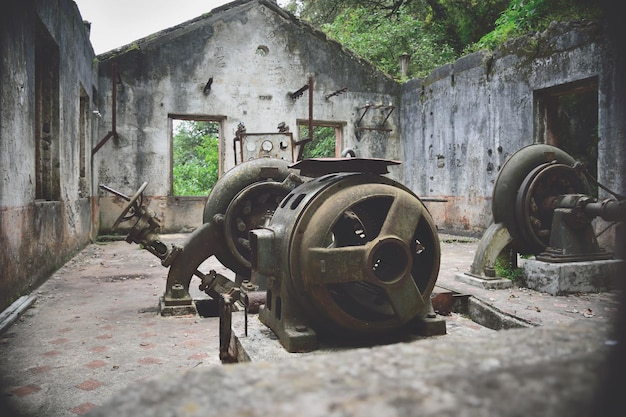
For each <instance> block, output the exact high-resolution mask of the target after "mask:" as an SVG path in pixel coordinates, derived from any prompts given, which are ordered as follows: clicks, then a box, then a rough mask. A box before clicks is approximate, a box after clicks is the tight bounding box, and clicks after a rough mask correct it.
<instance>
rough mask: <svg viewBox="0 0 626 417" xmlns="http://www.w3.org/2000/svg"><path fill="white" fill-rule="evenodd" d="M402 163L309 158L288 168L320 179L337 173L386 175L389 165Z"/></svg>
mask: <svg viewBox="0 0 626 417" xmlns="http://www.w3.org/2000/svg"><path fill="white" fill-rule="evenodd" d="M401 163H402V162H400V161H394V160H391V159H379V158H311V159H303V160H302V161H298V162H296V163H294V164H291V165H290V166H289V168H293V169H299V170H300V174H301V175H304V176H305V177H311V178H316V177H321V176H322V175H326V174H334V173H338V172H363V173H371V174H388V173H389V170H388V169H387V168H388V167H389V166H391V165H400V164H401Z"/></svg>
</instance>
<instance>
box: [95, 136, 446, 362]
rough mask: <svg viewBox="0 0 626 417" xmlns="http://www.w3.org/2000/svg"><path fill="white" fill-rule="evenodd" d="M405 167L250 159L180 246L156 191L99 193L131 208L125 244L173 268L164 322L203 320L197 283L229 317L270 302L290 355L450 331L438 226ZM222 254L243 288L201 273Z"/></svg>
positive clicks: (274, 326)
mask: <svg viewBox="0 0 626 417" xmlns="http://www.w3.org/2000/svg"><path fill="white" fill-rule="evenodd" d="M269 147H270V146H269V144H268V145H267V148H269ZM279 148H280V144H279ZM398 163H399V162H396V161H388V160H380V159H362V158H331V159H318V160H301V161H298V162H296V163H294V164H292V163H290V162H287V161H286V160H284V159H279V158H273V157H260V158H255V159H250V160H247V161H244V162H242V163H240V164H239V165H236V166H235V167H234V168H233V169H231V170H230V171H228V172H226V173H225V174H224V175H223V176H222V177H221V178H220V179H219V180H218V182H217V183H216V184H215V187H214V188H213V190H212V191H211V193H210V195H209V196H208V200H207V202H206V205H205V209H204V213H203V224H202V226H200V227H198V228H197V229H196V230H195V231H194V232H193V233H191V234H190V235H189V237H188V238H187V240H186V241H185V243H184V244H183V245H182V246H176V245H171V246H170V247H168V246H167V245H165V244H164V243H163V242H162V241H161V240H160V237H159V235H158V228H159V223H158V220H157V219H156V217H155V216H154V214H153V213H151V212H150V210H149V209H148V208H147V207H146V206H145V205H144V201H143V191H144V190H145V187H146V183H144V184H143V185H142V186H141V187H140V188H139V189H138V191H137V192H136V193H135V194H134V195H133V196H132V197H128V196H125V195H124V194H122V193H120V192H118V191H116V190H113V189H111V188H109V187H107V186H101V187H102V188H103V189H104V190H106V191H108V192H111V193H114V194H116V195H118V196H120V197H122V198H123V199H125V200H126V201H127V204H126V206H125V208H124V209H123V210H122V213H121V214H120V215H119V217H118V218H117V220H116V222H115V225H114V227H117V226H118V225H119V224H120V223H121V222H124V221H129V222H131V226H130V231H129V233H128V236H127V238H126V241H127V242H129V243H131V242H134V243H138V244H141V245H142V246H143V247H144V248H145V249H147V250H148V251H150V252H151V253H153V254H154V255H155V256H157V257H158V258H159V259H161V263H162V265H163V266H166V267H169V272H168V277H167V283H166V288H165V292H164V294H163V297H162V298H161V314H163V315H167V314H172V315H173V314H181V313H182V314H185V313H190V312H193V309H194V305H193V300H192V299H191V296H190V295H189V286H190V283H191V280H192V278H193V277H194V276H195V277H198V278H199V279H200V285H199V287H200V289H201V290H203V291H205V292H206V293H207V294H208V295H209V296H211V297H212V298H214V299H216V300H220V302H221V303H222V305H223V306H225V307H224V308H226V309H227V310H228V309H231V308H232V305H233V302H235V301H237V300H241V301H242V302H243V304H249V303H250V299H251V298H252V297H257V298H258V297H259V295H262V299H261V301H260V302H259V304H262V305H261V306H260V309H259V318H260V320H261V321H262V322H263V323H264V324H265V325H266V326H268V327H269V328H270V329H271V330H272V331H273V332H274V333H275V334H276V335H277V336H278V338H279V340H280V342H281V344H282V345H283V346H284V347H285V349H286V350H288V351H290V352H297V351H299V352H301V351H310V350H314V349H316V348H317V347H318V341H319V339H320V337H321V338H324V337H326V336H327V335H328V336H332V337H345V336H348V335H349V336H350V337H351V338H372V337H374V336H376V335H389V334H397V333H402V332H406V331H409V330H413V331H416V332H420V331H421V333H422V334H445V322H443V320H442V319H441V318H438V317H437V316H436V315H435V313H434V310H433V308H432V304H431V300H430V294H431V292H432V290H433V287H434V286H435V282H436V280H437V276H438V273H439V262H440V247H439V239H438V235H437V230H436V227H435V224H434V223H433V220H432V218H431V216H430V214H429V212H428V210H427V209H426V207H425V206H424V205H423V204H422V202H421V201H420V199H419V198H418V197H417V196H416V195H415V194H414V193H413V192H411V191H410V190H409V189H408V188H406V187H405V186H403V185H402V184H400V183H398V182H396V181H394V180H391V179H389V178H388V177H385V176H384V174H386V173H387V172H388V166H389V165H393V164H398ZM298 171H299V172H298ZM213 255H214V256H215V257H216V258H217V259H218V260H219V261H220V262H221V263H222V264H223V265H224V266H225V267H227V268H228V269H230V270H231V271H233V272H234V273H235V274H236V275H235V276H236V278H235V280H234V281H232V280H229V279H228V278H226V277H224V276H222V275H221V274H218V273H216V272H215V271H211V272H210V273H208V274H205V273H202V272H200V271H199V270H198V268H199V266H200V265H201V264H202V263H203V262H204V261H205V260H206V259H208V258H209V257H210V256H213ZM227 313H228V311H227ZM229 317H230V316H229V314H225V315H224V319H225V320H226V322H225V324H224V326H226V327H229V326H230V322H229V321H228V320H229ZM221 348H222V346H221ZM220 353H222V352H221V351H220Z"/></svg>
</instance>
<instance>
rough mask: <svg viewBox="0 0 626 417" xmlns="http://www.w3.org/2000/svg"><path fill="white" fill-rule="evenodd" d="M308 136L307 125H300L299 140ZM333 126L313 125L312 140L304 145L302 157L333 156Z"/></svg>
mask: <svg viewBox="0 0 626 417" xmlns="http://www.w3.org/2000/svg"><path fill="white" fill-rule="evenodd" d="M308 137H309V127H308V126H305V125H301V126H300V140H302V139H305V138H308ZM335 142H336V141H335V128H334V127H330V126H314V127H313V140H312V141H311V142H309V143H307V144H305V145H304V151H303V152H302V158H303V159H307V158H332V157H334V156H335Z"/></svg>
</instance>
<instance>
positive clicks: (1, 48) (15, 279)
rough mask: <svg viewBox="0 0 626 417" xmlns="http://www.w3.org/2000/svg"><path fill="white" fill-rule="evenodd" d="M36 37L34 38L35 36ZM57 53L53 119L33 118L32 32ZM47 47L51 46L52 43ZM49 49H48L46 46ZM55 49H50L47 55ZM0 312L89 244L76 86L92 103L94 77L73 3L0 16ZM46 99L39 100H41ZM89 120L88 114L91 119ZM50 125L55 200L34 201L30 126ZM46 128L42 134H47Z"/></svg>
mask: <svg viewBox="0 0 626 417" xmlns="http://www.w3.org/2000/svg"><path fill="white" fill-rule="evenodd" d="M38 31H39V32H38ZM42 32H43V33H44V34H45V37H46V38H50V39H51V40H52V41H51V42H52V44H56V45H57V47H58V54H57V56H58V57H59V62H58V104H57V110H56V115H57V117H55V118H54V120H40V121H38V120H36V117H35V106H36V98H35V89H36V86H35V50H36V45H35V43H36V40H37V39H38V33H39V34H41V33H42ZM50 45H51V44H50ZM50 45H48V46H50ZM53 49H55V48H53ZM0 57H2V59H1V60H0V98H1V101H0V114H1V121H0V310H3V309H4V308H5V307H7V306H8V305H9V304H10V303H11V302H12V301H14V300H15V299H16V298H17V297H18V296H20V295H21V294H23V293H26V292H29V291H30V290H32V289H33V288H35V287H36V286H37V285H38V284H40V283H41V282H42V281H43V280H44V279H45V278H47V277H48V275H49V274H50V273H51V272H52V271H54V270H55V269H56V268H58V267H60V266H61V265H62V264H63V263H64V262H65V261H67V260H68V259H69V258H70V257H71V256H72V255H73V254H74V253H76V251H78V250H79V249H81V248H82V247H83V246H84V245H85V244H86V243H87V242H88V241H89V240H90V239H92V238H93V237H95V233H96V232H97V224H96V223H94V221H93V214H92V213H94V212H95V207H96V204H95V203H96V202H95V201H94V200H93V198H92V195H93V193H91V192H90V189H91V175H90V152H89V150H90V149H91V142H90V138H91V134H90V130H91V128H92V125H91V124H90V122H89V120H87V121H86V125H85V129H86V130H87V132H86V133H85V134H84V135H83V136H86V137H87V138H89V142H88V143H87V144H86V145H85V146H86V147H87V151H86V152H85V161H84V163H85V165H84V166H85V169H84V173H85V175H84V177H83V179H82V180H81V179H80V176H81V174H80V166H81V165H80V145H79V136H80V132H79V123H80V122H79V116H80V96H81V92H80V86H81V85H82V86H83V89H84V90H85V91H86V94H87V96H88V98H87V99H86V100H88V102H89V103H91V102H93V98H92V91H93V88H94V86H95V81H96V79H97V77H96V71H95V68H94V66H93V59H94V53H93V49H92V47H91V44H90V43H89V39H88V33H87V30H86V28H85V26H84V24H83V21H82V18H81V16H80V14H79V12H78V9H77V7H76V5H75V4H74V2H72V1H71V0H61V1H58V2H57V1H55V2H50V1H43V0H41V1H34V0H25V1H20V2H11V3H10V4H8V5H4V6H3V9H2V13H1V14H0ZM44 100H45V98H44ZM89 113H90V112H89ZM37 123H42V124H45V125H46V126H53V128H52V129H50V130H51V132H52V134H51V136H50V137H49V140H50V143H51V144H50V146H56V149H58V156H57V158H56V162H55V165H56V166H55V167H53V169H55V170H57V171H58V173H59V181H58V185H59V188H58V198H55V199H54V200H53V201H46V200H44V199H37V193H36V182H37V180H36V162H35V161H36V158H37V156H36V144H35V137H36V130H37V128H36V125H37ZM45 129H48V128H47V127H46V128H45Z"/></svg>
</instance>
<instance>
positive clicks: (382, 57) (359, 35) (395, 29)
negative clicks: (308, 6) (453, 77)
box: [323, 7, 456, 78]
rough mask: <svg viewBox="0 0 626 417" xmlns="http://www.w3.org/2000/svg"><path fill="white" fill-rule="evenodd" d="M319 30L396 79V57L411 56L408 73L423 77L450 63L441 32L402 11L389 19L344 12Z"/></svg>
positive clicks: (360, 9) (374, 13)
mask: <svg viewBox="0 0 626 417" xmlns="http://www.w3.org/2000/svg"><path fill="white" fill-rule="evenodd" d="M323 30H324V32H326V33H327V34H328V35H329V36H330V37H332V38H334V39H336V40H337V41H338V42H340V43H341V44H343V45H344V46H345V47H347V48H348V49H351V50H353V51H355V52H356V53H357V54H359V55H361V56H363V57H364V58H366V59H367V60H369V61H371V62H372V63H374V64H375V65H376V66H378V68H380V69H381V70H382V71H384V72H385V73H387V74H389V75H391V76H394V77H396V78H399V77H400V63H399V58H400V56H401V55H402V54H403V53H408V54H409V55H410V56H411V61H410V65H409V74H411V75H412V76H424V75H427V74H428V73H429V72H430V71H431V70H432V69H433V68H435V67H436V66H439V65H443V64H445V63H447V62H450V61H452V60H454V58H455V57H456V54H455V52H454V50H453V49H452V48H451V47H450V46H449V45H448V44H447V43H446V41H445V37H444V34H443V32H442V31H437V30H434V29H433V27H432V26H431V27H429V28H427V26H426V25H425V24H424V22H422V21H421V20H419V19H416V18H415V17H413V16H412V15H410V14H409V13H406V12H404V11H402V10H400V11H399V12H397V13H396V14H395V15H394V16H393V17H388V16H387V15H386V14H385V13H384V12H383V11H380V10H379V11H371V10H369V9H367V8H365V7H357V8H353V9H346V10H344V11H343V12H341V13H340V14H339V15H338V16H337V17H336V18H335V20H334V21H333V23H329V24H325V25H323Z"/></svg>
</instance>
